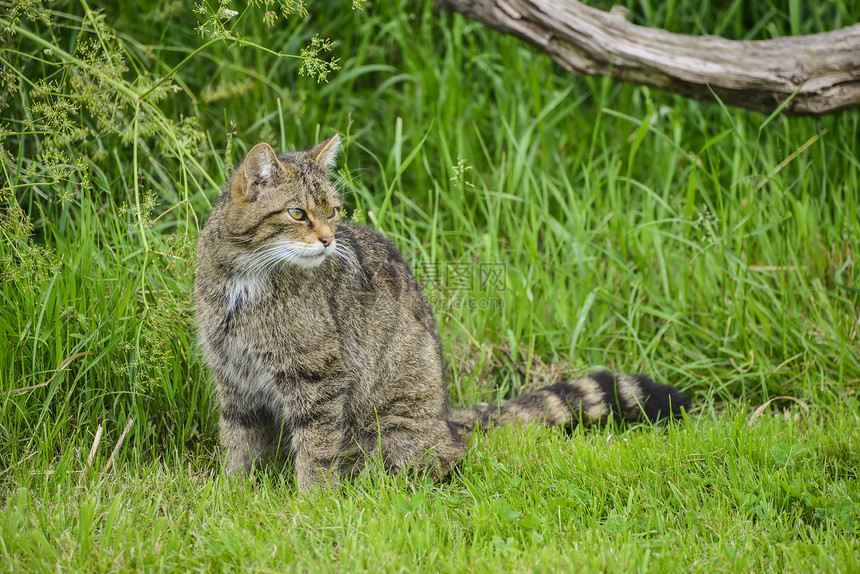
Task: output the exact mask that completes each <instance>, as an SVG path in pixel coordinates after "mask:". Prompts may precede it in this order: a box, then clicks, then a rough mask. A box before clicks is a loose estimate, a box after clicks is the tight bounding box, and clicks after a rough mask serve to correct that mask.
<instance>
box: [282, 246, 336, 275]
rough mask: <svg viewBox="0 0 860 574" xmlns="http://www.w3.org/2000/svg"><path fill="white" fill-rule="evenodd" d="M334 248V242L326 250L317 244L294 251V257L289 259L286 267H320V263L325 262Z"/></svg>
mask: <svg viewBox="0 0 860 574" xmlns="http://www.w3.org/2000/svg"><path fill="white" fill-rule="evenodd" d="M334 246H335V243H334V242H332V243H331V245H329V246H328V248H326V247H323V245H322V244H321V243H319V244H315V245H308V246H307V247H303V248H300V249H296V250H295V256H294V257H291V258H290V260H289V263H288V265H292V266H294V267H301V268H302V269H313V268H314V267H319V266H320V265H322V262H323V261H325V259H326V257H328V255H329V254H330V253H332V252H334Z"/></svg>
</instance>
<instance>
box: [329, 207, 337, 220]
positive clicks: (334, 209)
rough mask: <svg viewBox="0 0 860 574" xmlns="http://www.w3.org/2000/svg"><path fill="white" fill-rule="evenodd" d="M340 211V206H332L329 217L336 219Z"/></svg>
mask: <svg viewBox="0 0 860 574" xmlns="http://www.w3.org/2000/svg"><path fill="white" fill-rule="evenodd" d="M338 213H340V208H339V207H332V208H331V213H330V214H329V216H328V218H329V219H334V218H335V217H337V214H338Z"/></svg>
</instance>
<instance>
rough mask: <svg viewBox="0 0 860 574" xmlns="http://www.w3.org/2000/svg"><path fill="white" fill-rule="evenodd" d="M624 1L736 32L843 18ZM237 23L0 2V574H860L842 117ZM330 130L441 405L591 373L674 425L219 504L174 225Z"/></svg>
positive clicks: (856, 363)
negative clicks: (411, 294) (396, 264)
mask: <svg viewBox="0 0 860 574" xmlns="http://www.w3.org/2000/svg"><path fill="white" fill-rule="evenodd" d="M624 3H625V4H627V5H628V7H629V8H630V18H631V20H632V21H634V22H636V23H641V24H646V25H651V26H658V27H662V28H667V29H670V30H672V31H677V32H685V33H696V34H706V33H718V34H722V35H725V36H727V37H730V38H736V39H741V38H749V39H758V38H770V37H776V36H785V35H790V34H805V33H813V32H818V31H824V30H829V29H835V28H838V27H842V26H846V25H849V24H852V23H854V22H857V21H859V20H860V12H858V8H857V7H856V6H854V5H853V4H852V3H849V2H829V3H820V4H818V5H815V6H812V5H809V6H807V5H802V3H799V2H795V1H792V0H789V1H786V2H771V3H763V2H759V3H744V2H739V1H735V2H717V3H712V2H704V3H702V2H692V1H690V0H680V1H678V2H669V3H652V2H650V1H649V0H642V1H640V2H624ZM233 4H235V5H233ZM258 4H260V5H261V7H250V8H246V5H245V4H244V3H241V2H233V3H232V4H228V3H226V2H225V3H223V4H219V3H217V2H209V3H208V4H206V3H203V5H202V8H201V9H200V10H195V9H194V7H193V6H192V4H191V3H186V2H177V1H168V0H164V1H161V2H154V1H150V0H139V1H136V2H134V1H133V2H123V3H118V2H109V3H102V4H100V5H99V6H88V4H87V2H86V1H85V0H79V1H76V2H63V1H60V2H54V3H50V4H47V10H48V11H47V12H46V13H45V14H44V17H45V18H47V19H48V20H45V19H44V18H42V17H41V16H40V15H39V14H37V13H36V12H34V11H35V10H36V9H37V8H39V7H40V6H41V5H40V4H36V3H34V2H24V3H15V4H4V5H3V9H2V11H0V34H2V43H0V91H2V93H0V147H2V150H0V154H2V159H0V167H2V176H0V183H2V189H0V272H2V282H0V402H2V409H0V506H2V509H3V512H2V513H0V571H14V572H27V571H38V572H42V571H57V570H61V571H81V572H101V571H105V572H107V571H111V572H113V571H141V570H146V571H178V572H185V571H189V570H201V571H222V570H223V571H231V572H234V571H249V572H280V571H298V572H306V571H365V570H368V571H383V572H388V571H416V570H434V571H435V570H440V571H455V572H464V571H476V572H498V571H550V572H551V571H581V572H591V571H595V572H603V571H622V572H628V571H634V570H635V571H643V572H646V571H652V572H667V571H701V572H714V571H731V572H734V571H739V572H741V571H742V572H749V571H776V572H809V571H821V572H857V571H860V559H858V556H860V541H858V540H860V481H858V472H860V397H858V386H860V340H858V339H860V334H858V332H860V265H858V263H857V259H858V256H860V213H858V204H860V189H858V188H859V187H860V186H858V182H860V116H858V114H857V113H856V112H853V111H847V112H843V113H841V114H836V115H831V116H826V117H820V118H790V117H784V116H781V115H775V116H768V115H763V114H760V113H754V112H749V111H744V110H740V109H736V108H729V107H725V106H722V105H720V104H719V103H702V102H696V101H690V100H686V99H684V98H681V97H679V96H674V95H671V94H667V93H662V92H658V91H655V90H649V89H646V88H642V87H638V86H634V85H629V84H623V83H619V82H616V81H613V80H611V79H607V78H582V77H574V76H570V75H568V74H567V73H566V72H564V71H563V70H561V69H560V68H559V67H557V66H555V65H554V64H552V62H551V61H550V60H549V59H548V58H547V57H545V56H543V55H542V54H540V53H537V52H536V51H535V50H533V49H531V48H530V47H528V46H526V45H524V44H523V43H522V42H521V41H519V40H517V39H515V38H512V37H507V36H503V35H501V34H499V33H496V32H493V31H490V30H487V29H486V28H484V27H483V26H481V25H479V24H476V23H473V22H470V21H468V20H466V19H464V18H462V17H460V16H457V15H453V14H450V13H446V12H443V11H439V10H435V9H433V7H432V4H431V3H430V2H424V1H418V0H412V1H400V2H387V3H386V2H377V3H371V2H366V3H364V4H362V5H361V6H360V9H352V6H351V3H349V2H346V1H345V0H341V1H338V2H326V3H323V2H312V3H309V4H308V6H307V8H308V12H309V13H308V15H306V16H305V15H302V14H301V13H300V11H297V12H295V13H293V14H291V15H289V16H283V14H282V12H281V10H280V8H278V10H276V11H275V15H276V18H275V21H274V22H273V23H272V25H271V26H269V25H268V24H267V22H266V20H272V18H273V16H272V15H271V14H269V15H266V14H265V10H264V8H263V7H262V6H264V5H265V2H258ZM748 4H754V5H752V6H750V5H748ZM594 5H598V4H594ZM272 6H274V4H273V5H272ZM599 7H602V8H604V9H606V8H608V7H609V4H606V5H602V4H601V5H599ZM24 8H26V10H25V9H24ZM96 8H98V10H96ZM225 9H226V10H234V11H236V14H232V13H231V12H223V11H222V10H225ZM48 22H50V24H49V23H48ZM198 27H199V30H198ZM314 38H317V41H316V42H314V40H313V39H314ZM325 38H329V39H330V40H331V41H332V42H333V46H331V48H330V51H327V50H326V42H324V41H321V39H325ZM309 49H310V50H311V51H308V50H309ZM303 50H304V51H303ZM314 50H316V51H317V52H316V56H315V58H317V59H313V58H312V57H311V54H312V53H313V51H314ZM302 54H303V55H304V58H295V57H290V56H289V55H302ZM331 58H336V59H337V61H336V62H334V64H333V65H332V64H331ZM326 74H327V77H325V78H322V79H321V78H320V75H326ZM335 132H338V133H340V134H341V135H342V137H343V139H344V151H343V153H342V154H341V157H340V160H339V163H338V168H337V171H338V172H339V173H338V174H337V176H339V177H343V178H344V179H345V181H348V183H347V184H346V186H345V189H346V191H347V195H346V200H347V205H348V209H347V216H348V217H351V218H353V219H355V220H357V221H360V222H364V223H366V224H367V225H371V226H373V227H375V228H377V229H379V230H381V231H383V232H384V233H386V234H387V235H388V236H390V237H392V238H393V239H394V240H395V242H396V243H397V244H398V246H399V247H400V249H401V250H402V252H403V253H404V256H405V258H406V260H407V262H408V263H409V264H410V265H411V266H412V268H413V269H414V270H415V272H416V275H417V276H418V277H419V279H420V280H422V281H423V282H424V283H426V285H427V294H428V297H429V298H430V300H431V301H432V303H433V307H434V311H435V313H436V317H437V320H438V322H439V328H440V331H441V334H442V341H443V347H444V350H445V358H446V363H447V379H448V384H449V388H450V391H451V393H450V394H451V399H452V402H453V404H455V405H467V404H473V403H475V402H479V401H484V400H492V399H497V398H504V397H508V396H513V395H516V394H519V393H522V392H525V391H527V390H529V389H533V388H537V387H538V386H541V385H543V384H546V383H550V382H553V381H555V380H558V379H559V378H561V377H564V376H568V375H575V374H577V373H582V372H586V371H588V370H589V369H593V368H598V367H606V368H612V369H616V370H624V371H631V372H644V373H647V374H649V375H651V376H653V377H655V378H657V379H659V380H661V381H664V382H667V383H671V384H674V385H676V386H678V387H679V388H681V389H682V390H683V391H684V392H686V393H688V394H689V395H690V396H691V397H693V399H694V402H695V407H694V409H693V410H692V411H691V412H690V413H688V415H687V416H686V417H685V418H684V419H683V420H679V421H675V422H673V423H671V424H669V425H661V426H651V425H618V424H610V425H609V426H607V427H603V428H587V429H577V430H576V431H575V432H573V433H565V432H563V431H560V430H558V429H540V428H527V429H523V428H516V427H513V428H504V429H499V430H497V431H495V432H490V433H487V434H482V435H478V436H475V437H473V440H472V443H471V444H470V448H469V452H468V454H467V456H466V457H465V458H464V460H463V461H462V463H461V464H460V466H459V467H458V468H457V469H456V471H455V473H454V474H453V476H452V477H451V478H450V480H449V481H447V482H446V483H444V484H427V483H422V482H412V483H410V482H408V481H407V480H406V479H405V478H403V477H398V476H390V475H386V474H385V473H383V472H381V471H377V470H373V471H372V472H370V473H369V474H368V476H367V477H366V478H365V479H364V480H362V481H360V482H357V483H354V484H345V485H342V486H341V488H340V489H339V490H338V491H337V492H336V493H330V494H326V495H319V494H313V495H302V494H300V493H298V492H297V491H296V488H295V481H294V479H293V478H292V476H291V475H290V474H289V473H282V472H280V470H279V469H277V468H274V467H266V468H264V469H262V470H261V472H259V473H257V474H256V475H255V477H254V478H253V480H250V481H246V482H243V481H241V480H240V481H231V480H227V479H225V478H223V477H222V476H221V474H220V460H219V458H218V454H217V406H216V405H215V404H214V402H213V397H212V389H211V383H210V380H209V378H208V375H207V373H206V371H205V369H204V366H203V364H202V361H201V357H200V355H199V352H198V350H197V349H196V346H195V334H194V328H193V315H192V312H191V303H190V291H191V285H192V281H193V273H194V269H193V261H194V244H195V238H196V234H197V232H198V230H199V229H200V227H201V226H202V223H203V222H204V221H205V218H206V216H207V214H208V211H209V209H210V207H211V204H212V202H213V201H214V199H215V197H216V196H217V193H218V188H219V186H220V185H221V183H222V182H223V181H224V179H225V177H226V176H227V175H228V174H229V172H230V170H231V169H232V168H233V166H234V165H236V164H237V163H238V162H240V161H241V159H242V157H243V154H244V153H245V152H246V151H247V150H248V149H250V148H251V147H252V146H253V145H254V144H255V143H257V142H259V141H267V142H269V143H271V144H272V145H273V146H274V147H275V148H277V149H281V150H289V149H296V148H305V147H309V146H310V145H311V144H313V143H315V142H316V141H320V140H321V139H323V138H324V137H327V136H328V135H331V134H332V133H335ZM126 430H127V432H125V431H126Z"/></svg>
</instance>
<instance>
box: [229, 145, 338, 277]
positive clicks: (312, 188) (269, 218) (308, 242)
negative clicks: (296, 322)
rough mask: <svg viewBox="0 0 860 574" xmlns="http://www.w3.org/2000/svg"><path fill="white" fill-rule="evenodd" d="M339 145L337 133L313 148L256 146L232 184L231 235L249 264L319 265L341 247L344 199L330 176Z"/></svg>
mask: <svg viewBox="0 0 860 574" xmlns="http://www.w3.org/2000/svg"><path fill="white" fill-rule="evenodd" d="M339 149H340V136H338V135H334V136H332V137H330V138H329V139H327V140H325V141H324V142H322V143H320V144H317V145H316V146H314V147H313V148H311V149H309V150H307V151H302V152H294V153H289V154H285V155H281V156H278V155H276V154H275V151H274V150H273V149H272V148H271V146H269V144H267V143H259V144H257V145H255V146H254V147H253V148H252V149H251V151H249V152H248V155H247V156H246V157H245V159H244V161H243V162H242V165H241V166H240V167H239V168H238V169H237V170H236V173H235V174H234V176H233V178H232V179H231V181H230V184H229V187H230V189H229V196H228V197H227V198H226V200H227V204H226V205H225V206H224V207H225V210H226V212H225V218H226V223H227V227H228V229H229V231H228V234H227V235H228V237H227V240H228V241H230V242H231V243H233V244H234V245H235V247H236V248H237V249H238V250H240V252H242V253H243V255H244V257H245V258H247V261H248V264H249V265H253V266H254V267H260V269H261V270H263V269H267V268H268V269H272V268H275V267H279V266H280V265H282V264H286V265H291V266H296V267H302V268H313V267H317V266H319V265H320V264H322V263H323V261H325V260H326V258H327V257H329V256H331V255H332V254H334V253H335V252H336V250H337V249H338V244H337V235H336V231H337V225H338V222H339V221H340V212H341V206H342V204H341V200H340V196H339V194H338V190H337V189H336V187H335V186H334V185H333V184H332V182H331V180H330V178H329V173H328V171H329V169H330V168H331V167H333V166H334V164H335V159H336V158H337V153H338V151H339Z"/></svg>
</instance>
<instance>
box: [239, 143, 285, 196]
mask: <svg viewBox="0 0 860 574" xmlns="http://www.w3.org/2000/svg"><path fill="white" fill-rule="evenodd" d="M281 168H282V166H281V162H280V161H278V158H277V156H276V155H275V150H273V149H272V146H270V145H269V144H267V143H265V142H261V143H258V144H257V145H255V146H254V147H252V148H251V151H249V152H248V155H246V156H245V161H244V163H243V164H242V175H243V176H244V180H245V188H246V189H247V188H249V187H250V186H252V185H253V184H258V185H265V184H267V183H271V182H273V181H274V180H275V176H277V175H278V172H280V171H281Z"/></svg>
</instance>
